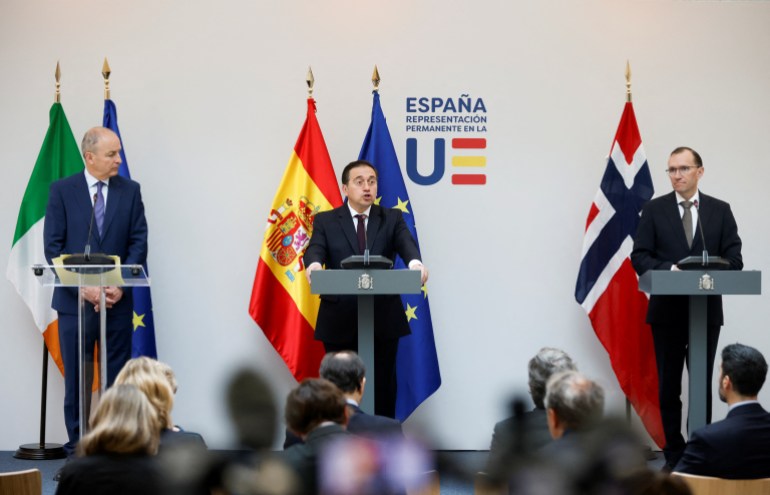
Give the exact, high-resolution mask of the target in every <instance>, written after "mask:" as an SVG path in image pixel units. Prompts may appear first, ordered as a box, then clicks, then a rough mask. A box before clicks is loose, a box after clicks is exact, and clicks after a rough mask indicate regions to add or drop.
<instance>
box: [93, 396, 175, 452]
mask: <svg viewBox="0 0 770 495" xmlns="http://www.w3.org/2000/svg"><path fill="white" fill-rule="evenodd" d="M160 429H161V423H160V419H159V417H158V413H157V411H156V410H155V408H154V407H153V406H152V404H150V401H149V400H148V399H147V396H146V395H145V394H144V393H143V392H142V391H141V390H139V389H138V388H137V387H135V386H133V385H127V384H116V385H113V386H112V387H111V388H110V389H108V390H107V391H106V392H105V393H104V395H103V396H102V397H101V399H100V400H99V404H98V405H97V406H96V410H95V411H94V414H93V417H92V419H91V430H90V431H89V432H88V433H87V434H86V435H84V436H83V438H81V439H80V442H79V443H78V452H79V453H80V454H81V455H93V454H146V455H154V454H155V453H157V451H158V444H159V443H160Z"/></svg>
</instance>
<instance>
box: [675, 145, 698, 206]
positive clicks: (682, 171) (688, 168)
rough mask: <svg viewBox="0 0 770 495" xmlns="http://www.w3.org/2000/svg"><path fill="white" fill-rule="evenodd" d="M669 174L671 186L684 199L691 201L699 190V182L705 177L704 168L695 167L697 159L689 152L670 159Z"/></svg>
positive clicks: (683, 152)
mask: <svg viewBox="0 0 770 495" xmlns="http://www.w3.org/2000/svg"><path fill="white" fill-rule="evenodd" d="M668 169H669V171H671V170H674V171H675V172H674V173H673V174H672V173H670V172H669V174H668V178H669V179H671V186H672V187H673V188H674V191H676V192H678V193H679V194H680V195H681V196H682V197H683V198H684V199H690V198H691V197H693V195H694V194H695V191H697V190H698V181H699V180H700V178H701V177H702V176H703V167H698V166H696V165H695V157H694V156H693V155H692V153H691V152H690V151H689V150H684V151H682V152H681V153H677V154H675V155H671V157H670V158H669V159H668Z"/></svg>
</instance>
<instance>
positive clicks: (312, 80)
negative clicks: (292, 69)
mask: <svg viewBox="0 0 770 495" xmlns="http://www.w3.org/2000/svg"><path fill="white" fill-rule="evenodd" d="M305 81H306V82H307V97H308V98H312V97H313V85H314V84H315V77H313V69H312V68H311V67H308V68H307V77H306V78H305Z"/></svg>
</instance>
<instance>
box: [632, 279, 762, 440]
mask: <svg viewBox="0 0 770 495" xmlns="http://www.w3.org/2000/svg"><path fill="white" fill-rule="evenodd" d="M639 290H641V291H643V292H647V293H648V294H651V295H679V296H689V299H690V301H689V313H690V328H689V345H688V351H687V352H688V356H687V358H688V361H689V376H690V378H689V402H688V408H689V413H688V416H689V420H688V431H695V430H696V429H698V428H700V427H702V426H705V425H706V396H707V391H708V387H710V386H711V377H710V376H706V371H707V369H708V367H707V366H706V361H707V350H706V331H707V330H706V316H707V298H708V296H718V295H757V294H761V292H762V272H760V271H721V270H717V271H708V270H691V271H671V270H650V271H648V272H646V273H644V274H643V275H642V276H641V277H639Z"/></svg>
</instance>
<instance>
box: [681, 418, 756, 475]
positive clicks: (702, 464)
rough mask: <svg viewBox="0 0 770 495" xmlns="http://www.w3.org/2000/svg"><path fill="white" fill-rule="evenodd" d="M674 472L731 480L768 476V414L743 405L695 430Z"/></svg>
mask: <svg viewBox="0 0 770 495" xmlns="http://www.w3.org/2000/svg"><path fill="white" fill-rule="evenodd" d="M674 471H678V472H680V473H690V474H698V475H702V476H716V477H718V478H730V479H755V478H767V477H770V414H768V413H767V411H765V410H764V409H763V408H762V406H761V405H759V404H746V405H744V406H739V407H736V408H735V409H733V410H732V411H730V412H729V413H727V417H726V418H725V419H723V420H722V421H717V422H716V423H712V424H710V425H706V426H704V427H703V428H700V429H698V430H696V431H694V432H693V433H692V435H691V437H690V440H689V441H688V442H687V446H686V447H685V449H684V454H683V455H682V458H681V459H680V460H679V463H678V464H677V465H676V468H675V469H674Z"/></svg>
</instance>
